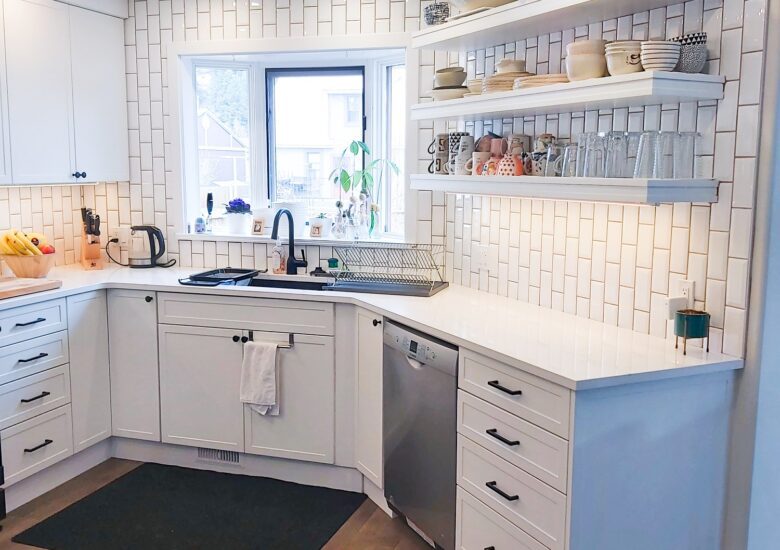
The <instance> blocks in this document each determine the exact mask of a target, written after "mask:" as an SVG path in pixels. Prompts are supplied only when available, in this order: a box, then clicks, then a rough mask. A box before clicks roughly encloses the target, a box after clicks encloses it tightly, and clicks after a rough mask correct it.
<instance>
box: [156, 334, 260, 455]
mask: <svg viewBox="0 0 780 550" xmlns="http://www.w3.org/2000/svg"><path fill="white" fill-rule="evenodd" d="M241 336H246V334H245V333H242V332H241V331H237V330H234V329H220V328H206V327H187V326H179V325H163V324H161V325H159V340H160V400H161V410H160V423H161V426H162V441H163V442H164V443H176V444H179V445H192V446H196V447H205V448H208V449H221V450H226V451H238V452H241V451H243V450H244V416H243V414H244V409H243V406H242V404H241V401H240V400H239V386H240V381H241V362H242V359H243V344H242V343H241V340H240V338H241Z"/></svg>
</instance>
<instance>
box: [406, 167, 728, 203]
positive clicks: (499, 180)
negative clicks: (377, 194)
mask: <svg viewBox="0 0 780 550" xmlns="http://www.w3.org/2000/svg"><path fill="white" fill-rule="evenodd" d="M410 179H411V188H412V189H415V190H418V191H444V192H445V193H459V194H464V195H493V196H500V197H527V198H534V199H553V200H572V201H590V202H614V203H630V204H661V203H670V202H704V203H713V202H718V182H717V180H712V179H676V180H673V179H643V178H547V177H538V176H443V175H435V174H434V175H432V174H413V175H412V176H410Z"/></svg>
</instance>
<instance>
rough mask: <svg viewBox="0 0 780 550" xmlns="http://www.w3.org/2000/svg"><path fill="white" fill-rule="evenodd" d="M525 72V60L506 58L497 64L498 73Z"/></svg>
mask: <svg viewBox="0 0 780 550" xmlns="http://www.w3.org/2000/svg"><path fill="white" fill-rule="evenodd" d="M523 71H525V60H523V59H510V58H508V57H505V58H504V59H502V60H501V61H499V62H498V63H496V72H497V73H522V72H523Z"/></svg>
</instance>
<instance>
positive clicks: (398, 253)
mask: <svg viewBox="0 0 780 550" xmlns="http://www.w3.org/2000/svg"><path fill="white" fill-rule="evenodd" d="M333 251H334V253H335V254H336V257H337V258H338V259H339V261H340V263H341V269H339V270H338V271H335V272H334V274H335V279H334V280H333V283H331V284H330V285H329V286H328V287H327V289H328V290H340V291H346V292H374V293H379V294H398V295H404V296H432V295H433V294H436V293H437V292H439V291H440V290H442V289H444V288H446V287H447V282H445V281H444V277H443V276H442V273H443V270H444V267H443V266H444V246H443V245H435V244H412V243H392V244H391V243H386V244H385V243H383V244H381V245H361V244H353V245H349V246H334V247H333Z"/></svg>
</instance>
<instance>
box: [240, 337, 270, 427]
mask: <svg viewBox="0 0 780 550" xmlns="http://www.w3.org/2000/svg"><path fill="white" fill-rule="evenodd" d="M276 349H277V344H276V343H275V342H252V341H249V342H246V343H245V344H244V362H243V363H242V364H241V390H240V392H239V393H240V399H241V402H242V403H246V404H248V405H249V408H251V409H252V410H253V411H255V412H257V413H259V414H263V415H265V414H267V415H270V416H277V415H278V414H279V395H278V394H279V391H278V389H279V385H278V376H277V372H276Z"/></svg>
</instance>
